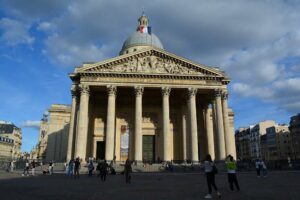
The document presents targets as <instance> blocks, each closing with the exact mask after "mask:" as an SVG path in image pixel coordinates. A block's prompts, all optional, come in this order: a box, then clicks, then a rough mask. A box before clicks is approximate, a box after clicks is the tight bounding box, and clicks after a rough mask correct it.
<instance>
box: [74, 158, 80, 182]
mask: <svg viewBox="0 0 300 200" xmlns="http://www.w3.org/2000/svg"><path fill="white" fill-rule="evenodd" d="M79 170H80V161H79V157H78V158H76V160H75V167H74V178H75V179H76V178H79Z"/></svg>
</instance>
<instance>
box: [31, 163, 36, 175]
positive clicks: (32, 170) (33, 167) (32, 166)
mask: <svg viewBox="0 0 300 200" xmlns="http://www.w3.org/2000/svg"><path fill="white" fill-rule="evenodd" d="M35 165H36V164H35V161H34V160H33V161H32V162H31V174H32V176H34V175H35Z"/></svg>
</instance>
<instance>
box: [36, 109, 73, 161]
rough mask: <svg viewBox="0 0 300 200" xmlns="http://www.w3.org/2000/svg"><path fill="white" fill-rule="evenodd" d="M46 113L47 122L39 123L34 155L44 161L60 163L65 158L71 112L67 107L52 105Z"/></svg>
mask: <svg viewBox="0 0 300 200" xmlns="http://www.w3.org/2000/svg"><path fill="white" fill-rule="evenodd" d="M48 112H49V122H47V120H46V119H44V120H42V121H41V127H40V137H39V149H38V150H37V152H36V154H37V155H38V156H39V159H43V160H45V161H51V160H53V161H56V162H62V161H65V160H66V156H67V146H68V132H69V124H70V113H71V110H70V107H69V106H67V105H62V104H53V105H51V108H50V109H49V110H48Z"/></svg>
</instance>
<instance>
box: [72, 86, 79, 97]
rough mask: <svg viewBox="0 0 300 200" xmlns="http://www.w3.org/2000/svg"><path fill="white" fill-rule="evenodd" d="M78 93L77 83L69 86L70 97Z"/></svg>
mask: <svg viewBox="0 0 300 200" xmlns="http://www.w3.org/2000/svg"><path fill="white" fill-rule="evenodd" d="M78 93H79V91H78V86H77V85H72V87H71V95H72V98H74V97H77V96H78Z"/></svg>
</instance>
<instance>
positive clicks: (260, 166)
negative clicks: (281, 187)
mask: <svg viewBox="0 0 300 200" xmlns="http://www.w3.org/2000/svg"><path fill="white" fill-rule="evenodd" d="M255 169H256V175H257V177H261V175H262V176H263V177H266V176H267V166H266V164H265V162H264V160H260V159H257V160H256V161H255Z"/></svg>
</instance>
